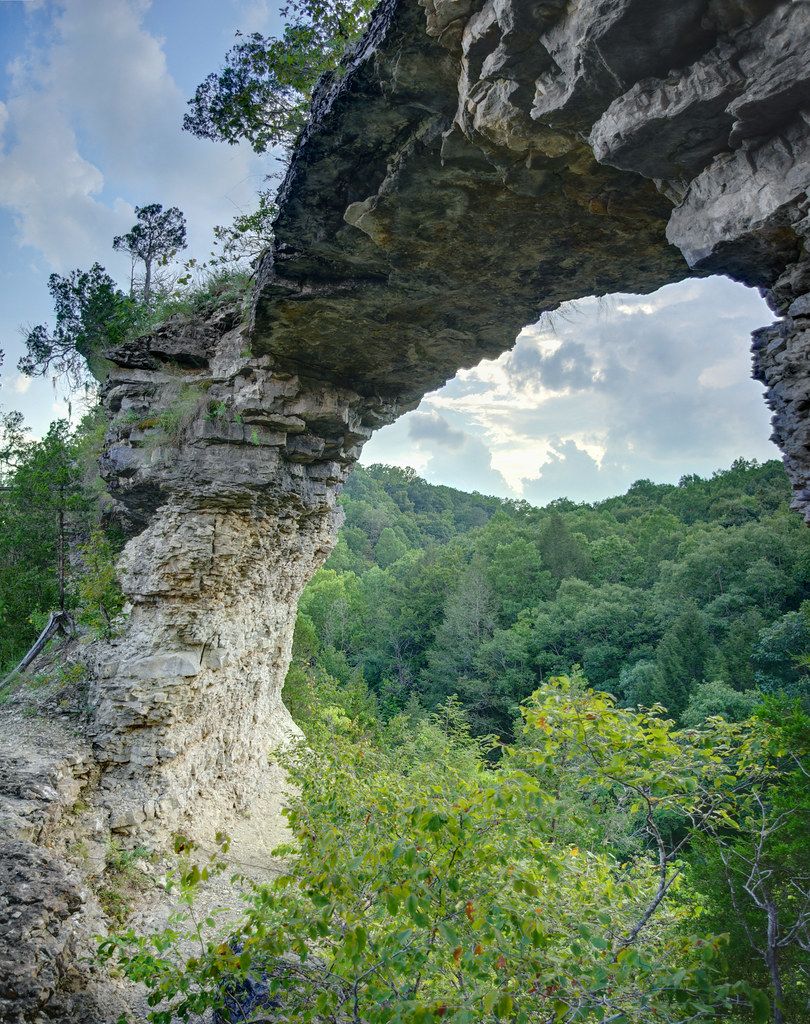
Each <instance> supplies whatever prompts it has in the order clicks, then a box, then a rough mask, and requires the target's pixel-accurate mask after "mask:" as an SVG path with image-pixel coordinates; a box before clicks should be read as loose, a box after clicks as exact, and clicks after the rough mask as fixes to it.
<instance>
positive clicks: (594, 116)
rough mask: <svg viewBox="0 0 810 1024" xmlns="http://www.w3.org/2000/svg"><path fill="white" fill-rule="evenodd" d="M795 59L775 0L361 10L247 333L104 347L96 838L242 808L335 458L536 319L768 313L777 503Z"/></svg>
mask: <svg viewBox="0 0 810 1024" xmlns="http://www.w3.org/2000/svg"><path fill="white" fill-rule="evenodd" d="M809 37H810V7H808V4H807V3H805V2H793V3H791V2H782V3H774V2H767V0H677V2H675V0H672V2H667V3H651V2H649V0H580V2H578V3H566V2H564V0H542V2H536V3H533V2H529V0H485V2H481V0H420V2H417V0H385V2H384V3H383V4H382V5H381V7H380V8H379V9H378V11H377V13H376V15H375V17H374V20H373V22H372V25H371V27H370V29H369V32H368V33H367V35H366V38H365V39H364V41H363V42H362V43H361V44H360V46H359V47H358V49H357V51H356V52H355V53H354V54H353V55H352V56H351V57H350V58H348V59H347V61H346V62H345V64H344V67H343V68H342V70H341V73H340V74H339V75H336V76H335V77H334V78H333V79H330V80H328V81H325V82H323V83H322V84H321V86H320V88H319V90H318V93H317V96H316V99H315V102H314V107H313V116H312V120H311V123H310V125H309V127H308V128H307V130H306V132H305V134H304V137H303V139H302V140H301V143H300V145H299V146H298V148H297V151H296V153H295V155H294V158H293V161H292V164H291V167H290V170H289V173H288V175H287V179H286V182H285V184H284V187H283V190H282V194H281V207H280V213H279V217H278V220H277V224H276V240H275V244H274V247H273V251H272V252H270V253H268V254H267V255H266V256H265V258H264V259H263V261H262V263H261V265H260V268H259V272H258V277H257V285H256V291H255V302H254V309H253V317H252V322H251V324H250V325H242V324H240V323H239V322H238V317H237V316H236V315H235V314H234V313H233V311H222V312H221V313H220V314H218V315H217V316H215V317H214V318H213V319H211V320H209V321H207V322H205V323H196V322H195V323H188V322H176V323H169V324H167V325H166V326H165V327H164V328H162V329H161V330H159V331H157V332H156V333H155V334H154V335H152V336H151V337H148V338H144V339H141V341H140V342H138V343H137V344H135V345H132V346H129V347H128V348H126V349H124V350H120V351H118V352H116V353H113V360H114V362H115V364H116V368H115V369H114V371H113V373H112V375H111V379H110V381H109V383H108V385H107V388H106V398H105V400H106V403H107V406H108V408H109V410H110V412H111V414H112V415H113V416H114V417H116V418H115V419H114V421H113V426H112V428H111V433H110V436H109V444H108V448H107V451H106V454H105V457H104V460H103V471H104V474H105V476H106V479H107V480H108V483H109V485H110V488H111V491H112V492H113V494H114V495H115V497H116V498H117V499H118V501H119V502H120V504H121V506H122V508H123V509H124V510H125V512H126V515H127V516H128V518H129V521H130V524H131V528H132V532H133V533H134V534H135V536H134V538H133V539H132V540H131V541H130V543H129V545H128V547H127V549H126V552H125V554H124V557H123V559H122V563H121V572H122V581H123V586H124V590H125V592H126V593H127V595H128V596H129V598H130V600H131V603H132V613H131V617H130V621H129V626H128V629H127V632H126V634H125V635H124V636H123V637H122V638H120V639H119V640H117V641H115V642H114V643H112V644H111V645H110V646H109V647H107V648H106V649H105V650H104V651H103V652H102V654H101V656H100V658H99V666H98V677H97V682H96V686H95V693H94V702H95V708H94V719H93V720H94V729H95V751H96V756H97V757H98V759H99V761H100V762H101V764H102V767H103V774H102V787H103V790H104V791H105V792H106V799H107V803H108V806H109V808H110V812H111V823H112V827H113V828H114V829H118V830H121V831H127V830H131V829H138V830H143V829H144V828H148V827H150V826H148V825H147V824H146V822H154V826H153V827H155V828H159V827H162V826H172V827H173V826H174V825H175V824H176V823H177V822H178V821H179V820H181V819H182V818H183V817H184V816H187V815H188V814H189V813H191V812H192V811H194V809H195V808H197V807H198V806H199V803H200V801H201V800H203V799H204V798H205V796H206V795H210V794H211V793H212V792H214V793H216V794H218V799H219V800H220V802H221V801H222V800H223V799H224V800H225V802H226V803H231V804H234V805H238V804H240V803H244V802H248V801H250V799H251V797H252V795H253V793H255V792H256V790H257V788H259V787H261V786H262V785H265V784H266V778H265V775H264V764H265V752H266V750H267V748H268V746H269V745H270V744H271V743H273V742H275V741H277V740H278V738H279V737H280V736H281V735H282V734H283V732H284V730H285V729H289V728H291V727H292V726H291V723H290V720H289V716H288V715H287V713H286V711H285V710H284V708H283V706H282V704H281V699H280V691H281V686H282V683H283V679H284V675H285V672H286V668H287V665H288V662H289V653H290V644H291V639H292V628H293V622H294V616H295V609H296V604H297V600H298V597H299V595H300V592H301V590H302V588H303V586H304V585H305V583H306V582H307V580H308V579H309V578H310V577H311V575H312V573H313V572H314V570H315V569H316V568H317V566H318V565H319V564H321V563H322V561H323V559H324V558H325V557H326V555H327V554H328V552H329V550H330V548H331V545H332V544H333V542H334V538H335V533H336V529H337V526H338V520H339V515H338V512H337V511H336V505H335V499H336V495H337V492H338V490H339V487H340V485H341V484H342V482H343V481H344V480H345V477H346V475H347V473H348V472H349V470H350V468H351V466H352V464H353V463H354V461H355V460H356V459H357V457H358V455H359V453H360V450H361V447H362V444H363V443H364V441H365V440H367V438H368V437H369V436H370V434H371V432H372V431H373V430H374V429H376V428H377V427H379V426H381V425H383V424H385V423H389V422H391V421H392V420H393V419H395V418H396V417H397V416H398V415H400V414H401V413H402V412H404V411H406V410H408V409H411V408H413V407H415V405H416V404H417V403H418V401H419V399H420V398H421V397H422V395H423V394H424V393H425V392H426V391H428V390H432V389H434V388H436V387H437V386H439V385H440V384H442V383H443V382H444V381H446V380H447V379H448V378H449V377H450V376H452V375H453V374H454V373H455V372H456V371H457V370H458V369H459V368H460V367H465V366H472V365H474V364H476V363H477V362H479V361H480V360H481V359H482V358H484V357H492V356H495V355H497V354H498V353H500V352H502V351H503V350H505V349H507V348H509V347H510V346H511V345H512V344H513V343H514V340H515V338H516V336H517V334H518V333H519V331H520V329H521V328H522V327H523V326H524V325H525V324H527V323H530V322H533V321H535V320H537V318H538V315H539V314H540V313H541V312H542V311H544V310H549V309H553V308H555V307H556V306H557V305H559V304H560V303H561V302H563V301H566V300H569V299H575V298H578V297H580V296H583V295H590V294H597V295H599V294H605V293H609V292H616V291H634V292H645V291H652V290H654V289H655V288H658V287H660V286H661V285H663V284H665V283H668V282H671V281H676V280H679V279H681V278H684V277H687V276H703V275H707V274H710V273H712V274H716V273H724V274H728V275H729V276H731V277H733V278H735V279H737V280H740V281H742V282H744V283H746V284H748V285H754V286H757V287H759V288H760V289H762V290H763V292H764V294H765V296H766V298H767V299H768V301H769V302H770V304H771V305H772V307H773V308H774V310H775V311H776V312H777V313H779V314H782V315H783V316H784V319H783V320H781V321H780V322H779V323H777V324H775V325H773V326H772V327H768V328H764V329H763V330H762V331H759V332H757V335H756V336H755V339H754V351H755V357H756V368H757V373H758V375H759V377H760V379H762V380H763V381H764V382H765V383H766V384H768V386H769V388H770V391H769V401H770V402H771V405H772V407H773V408H774V410H775V412H776V418H775V438H776V440H777V441H778V443H779V444H780V445H781V446H782V449H783V451H784V453H785V461H786V465H787V468H788V471H789V473H790V476H791V479H792V481H793V485H794V489H795V496H796V497H795V504H796V507H797V508H799V509H800V510H801V511H805V510H806V508H807V506H808V502H809V501H810V493H809V492H808V485H807V478H808V466H810V447H809V446H808V430H810V428H808V423H807V419H806V416H805V411H806V407H807V402H808V385H807V367H808V363H809V362H810V330H808V328H809V327H810V324H809V323H808V320H807V317H808V316H810V296H808V291H810V261H808V254H807V236H808V230H810V221H809V220H808V213H807V203H808V200H807V191H808V180H809V179H810V152H809V149H810V131H808V113H807V107H808V104H810V89H809V87H808V80H809V75H810V72H809V71H808V54H809V53H810V46H808V42H809V41H810V39H809ZM673 69H675V70H673ZM178 404H179V405H180V406H182V407H187V412H186V413H185V415H184V417H183V419H182V421H181V422H179V423H177V424H176V425H177V427H178V431H177V433H178V436H177V438H174V439H172V438H168V437H166V436H165V432H163V433H161V430H160V427H159V426H158V427H156V426H155V424H156V423H158V424H159V423H160V420H161V415H163V416H164V418H165V415H166V413H167V412H168V411H170V410H171V409H172V408H174V409H177V408H178ZM212 410H219V411H218V412H212ZM122 412H123V413H134V414H135V415H134V417H133V416H131V415H130V416H123V417H122V416H121V415H120V414H121V413H122ZM133 419H134V420H135V421H137V422H134V423H133ZM176 419H177V417H176V416H175V420H176Z"/></svg>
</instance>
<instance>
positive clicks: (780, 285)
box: [254, 0, 810, 514]
mask: <svg viewBox="0 0 810 1024" xmlns="http://www.w3.org/2000/svg"><path fill="white" fill-rule="evenodd" d="M425 27H426V29H427V35H425V31H424V30H425ZM808 122H810V4H808V2H807V0H794V2H785V0H783V2H781V3H780V2H776V0H679V2H677V3H674V2H673V3H670V2H660V3H651V2H649V0H579V2H576V3H567V2H565V0H542V2H538V3H529V2H522V0H485V2H484V0H420V2H418V3H417V2H416V0H387V2H385V3H383V4H381V6H380V7H379V8H378V10H377V13H376V16H375V19H374V23H373V25H372V27H371V30H370V31H369V33H368V36H367V38H366V39H365V40H364V42H363V43H362V44H361V45H360V46H359V47H358V49H357V51H356V53H355V54H354V55H353V56H352V57H351V58H349V59H348V60H347V62H346V66H345V68H344V70H343V72H342V74H341V75H340V76H336V78H335V79H334V80H330V81H326V82H324V83H323V84H322V87H321V89H320V90H319V93H318V95H317V96H316V98H315V102H314V107H313V118H312V122H311V124H310V126H309V128H308V129H307V132H306V133H305V135H304V138H303V139H302V142H301V144H300V146H299V147H298V150H297V152H296V154H295V158H294V160H293V163H292V166H291V168H290V171H289V174H288V176H287V180H286V182H285V186H284V190H283V192H282V204H281V211H280V214H279V218H278V223H277V239H276V243H275V246H274V250H273V252H272V253H269V254H268V255H267V256H266V258H265V260H264V262H263V265H262V268H261V277H260V281H259V288H258V290H257V301H256V311H255V336H254V345H255V346H256V350H257V351H261V352H267V353H270V354H272V355H273V356H274V358H275V359H276V361H277V365H280V366H296V367H300V366H317V367H319V372H320V373H321V374H323V375H324V376H326V377H328V379H330V380H334V381H339V382H342V383H345V384H348V385H350V386H351V387H353V388H355V389H357V390H358V391H360V392H362V393H366V394H377V393H379V394H382V395H384V396H386V397H391V398H394V399H395V400H397V401H399V402H400V403H408V402H411V401H413V400H415V399H417V398H418V397H420V396H421V395H422V394H423V393H424V392H425V391H426V390H429V389H431V388H435V387H437V386H438V385H440V384H441V383H443V382H444V381H445V380H446V379H447V378H448V377H450V376H451V375H452V374H454V373H455V372H456V371H457V369H458V368H459V367H462V366H470V365H472V364H474V363H476V362H477V361H479V360H480V359H481V358H482V357H483V356H493V355H496V354H498V353H499V352H501V351H503V350H504V349H505V348H508V347H509V346H511V345H512V344H513V342H514V338H515V336H516V335H517V333H518V332H519V330H520V329H521V327H523V326H524V325H525V324H527V323H530V322H532V321H533V320H535V319H536V318H537V315H538V314H539V313H540V312H541V311H542V310H546V309H551V308H554V307H555V306H556V305H557V304H558V303H560V302H562V301H565V300H567V299H574V298H578V297H580V296H582V295H586V294H604V293H607V292H611V291H633V292H644V291H648V290H651V289H654V288H656V287H658V286H660V285H662V284H664V283H666V282H669V281H674V280H677V279H678V278H681V277H685V276H689V275H702V274H709V273H720V274H727V275H729V276H731V277H733V278H735V279H737V280H740V281H743V282H744V283H746V284H749V285H754V286H757V287H759V288H761V289H762V290H763V291H764V293H765V295H766V297H767V298H768V300H769V301H770V303H771V305H772V306H773V308H774V310H775V311H776V312H777V313H779V314H780V315H783V316H785V315H786V314H788V308H789V307H790V306H791V304H792V303H794V302H795V301H796V300H798V299H800V297H801V296H803V295H806V294H807V292H808V288H810V284H809V283H808V272H809V271H808V253H807V238H808V231H810V220H809V219H808V198H807V193H808V181H809V180H810V128H809V127H808ZM797 329H798V328H797ZM780 330H783V331H787V334H790V332H791V331H792V330H793V328H792V327H791V326H790V324H789V323H788V324H787V325H786V326H785V327H783V328H780ZM797 344H798V343H797ZM795 350H796V349H795V346H792V347H791V351H795ZM757 367H758V369H757V372H758V374H759V376H760V379H762V380H763V382H764V383H765V384H766V386H767V387H768V388H769V398H768V401H769V402H770V403H771V405H772V407H773V408H774V410H775V412H776V413H777V416H776V420H775V437H776V439H777V441H778V443H780V444H781V445H782V447H783V450H784V451H785V461H786V465H787V467H788V471H789V473H790V475H791V478H792V480H793V484H794V488H795V495H796V506H797V508H799V509H801V510H802V511H804V512H805V513H806V514H807V513H808V511H810V506H809V505H808V501H807V490H808V478H809V477H810V451H808V448H807V444H806V442H807V437H806V435H802V433H801V430H800V429H798V428H797V427H796V426H795V424H794V420H795V416H796V414H797V408H798V406H797V403H798V404H799V405H800V402H799V400H798V398H797V397H796V396H797V395H798V392H799V391H801V389H802V383H801V381H802V378H806V374H807V367H806V363H805V364H803V368H800V367H799V365H798V364H797V363H796V361H795V359H793V358H791V359H790V360H787V361H786V360H785V359H782V360H781V361H780V363H779V367H778V368H777V367H776V366H775V364H772V362H771V361H770V360H769V359H768V358H767V357H766V355H765V353H761V354H760V356H759V358H758V363H757ZM773 374H776V375H777V376H772V375H773ZM786 374H787V375H793V378H792V379H793V383H792V384H791V385H790V387H789V388H788V385H787V384H786V379H787V378H786ZM796 375H798V376H796ZM777 377H778V380H777ZM786 388H788V390H790V393H791V395H793V397H792V398H791V399H790V403H792V404H791V408H792V409H793V412H792V413H790V414H788V413H787V412H786V411H785V408H784V405H785V398H784V395H785V393H786Z"/></svg>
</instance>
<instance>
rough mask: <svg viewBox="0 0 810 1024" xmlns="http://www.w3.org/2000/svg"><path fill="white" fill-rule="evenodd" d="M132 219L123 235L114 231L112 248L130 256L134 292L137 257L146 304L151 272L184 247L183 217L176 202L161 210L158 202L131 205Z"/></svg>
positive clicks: (184, 230)
mask: <svg viewBox="0 0 810 1024" xmlns="http://www.w3.org/2000/svg"><path fill="white" fill-rule="evenodd" d="M135 217H136V223H135V224H134V225H133V226H132V227H131V228H130V230H129V231H128V232H127V233H126V234H125V235H116V237H115V238H114V239H113V249H116V250H118V251H119V252H126V253H129V256H130V258H131V260H132V267H133V271H132V275H133V276H132V286H131V288H130V291H131V293H132V295H133V296H134V294H135V286H134V267H135V261H136V260H140V261H141V262H142V263H143V266H144V279H143V301H144V303H145V304H146V305H147V306H148V305H149V301H150V298H151V295H152V272H153V268H154V267H155V266H156V265H160V264H163V265H164V266H165V264H166V263H168V261H169V260H171V259H173V258H174V256H176V254H177V253H178V252H179V251H180V250H181V249H185V247H186V218H185V217H184V216H183V213H182V211H181V210H179V209H178V208H177V207H176V206H170V207H169V208H168V209H166V210H164V209H163V206H162V205H161V204H160V203H149V204H148V205H147V206H136V207H135Z"/></svg>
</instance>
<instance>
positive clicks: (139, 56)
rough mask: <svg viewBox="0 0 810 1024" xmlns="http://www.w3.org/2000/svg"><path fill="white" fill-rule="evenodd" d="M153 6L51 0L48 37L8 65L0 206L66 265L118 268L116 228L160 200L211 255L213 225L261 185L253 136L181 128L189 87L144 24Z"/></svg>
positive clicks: (28, 241)
mask: <svg viewBox="0 0 810 1024" xmlns="http://www.w3.org/2000/svg"><path fill="white" fill-rule="evenodd" d="M148 6H149V5H148V3H147V2H146V0H105V3H103V4H99V3H98V2H97V0H70V2H69V3H67V4H66V5H64V6H62V5H54V12H55V13H54V17H53V19H52V23H51V26H50V29H51V30H50V32H49V34H48V36H47V38H46V39H45V40H44V41H43V40H32V41H31V43H30V48H29V51H28V52H27V53H26V54H25V55H24V57H21V58H18V59H17V60H15V61H14V62H13V65H12V67H11V72H10V73H11V80H12V81H11V89H10V93H9V97H8V100H7V103H6V106H5V108H4V109H5V111H6V120H7V122H8V123H7V127H6V136H7V142H6V146H5V149H4V150H3V151H2V153H0V204H1V205H3V206H5V207H7V208H8V209H9V210H10V211H11V212H12V214H13V216H14V218H15V221H16V224H17V231H18V239H19V241H20V243H21V244H24V245H30V246H33V247H34V248H36V249H38V250H39V251H40V252H41V253H42V255H43V256H44V257H45V259H46V260H47V262H48V263H49V264H50V266H52V267H55V268H57V269H59V270H65V269H67V268H68V267H71V266H77V265H80V264H83V263H87V262H89V261H91V260H93V259H101V261H102V262H106V263H110V264H111V265H113V266H116V260H121V259H122V258H121V257H114V256H113V255H112V254H111V252H110V246H111V242H112V237H113V235H114V234H116V233H120V232H121V231H122V230H125V229H126V228H127V227H129V225H130V223H131V221H132V216H133V211H132V208H133V206H134V205H137V204H139V203H147V202H155V201H157V202H163V203H164V204H165V205H178V206H180V207H181V208H182V209H183V210H184V211H185V213H186V215H187V217H188V220H189V229H190V230H189V235H190V239H191V242H192V245H193V246H194V247H195V249H196V251H197V252H198V254H200V255H204V254H205V253H206V252H207V249H208V246H209V244H210V231H211V228H212V226H213V225H214V223H217V222H219V221H222V220H229V219H230V217H231V216H232V215H233V213H234V212H235V210H236V209H237V208H244V207H245V206H247V205H248V204H249V202H250V198H251V196H252V195H253V194H254V193H255V191H256V188H257V187H258V186H259V185H260V183H261V178H262V171H261V164H260V162H259V160H258V158H256V157H255V155H254V154H252V153H251V151H250V150H249V149H248V148H247V147H246V146H237V147H227V146H222V145H216V144H213V143H208V142H204V141H201V140H198V139H195V138H193V137H192V136H190V135H188V134H187V133H183V132H182V131H181V123H182V117H183V113H184V111H185V96H184V95H183V94H182V92H181V90H180V89H179V87H178V86H177V84H176V82H175V81H174V79H173V77H172V75H171V74H170V72H169V69H168V67H167V63H166V55H165V52H164V49H163V42H162V40H160V39H158V38H156V37H155V36H153V35H151V34H150V33H149V32H148V31H147V30H146V29H145V28H144V26H143V16H144V14H145V12H146V10H147V8H148ZM119 269H120V270H121V272H122V273H123V263H122V265H121V267H120V268H119Z"/></svg>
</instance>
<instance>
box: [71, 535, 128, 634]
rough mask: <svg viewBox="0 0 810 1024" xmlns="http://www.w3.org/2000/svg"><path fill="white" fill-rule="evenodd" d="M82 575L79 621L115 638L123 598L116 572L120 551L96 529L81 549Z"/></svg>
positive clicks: (78, 586) (79, 583)
mask: <svg viewBox="0 0 810 1024" xmlns="http://www.w3.org/2000/svg"><path fill="white" fill-rule="evenodd" d="M78 557H79V559H80V562H81V566H82V569H81V574H80V576H79V580H78V585H77V588H76V596H77V599H78V605H79V611H78V615H77V618H78V620H79V622H81V623H82V624H83V625H85V626H87V627H89V628H90V629H91V630H92V631H93V632H94V633H96V634H98V635H99V636H103V637H106V638H107V639H109V638H110V637H111V636H112V635H113V627H114V620H115V618H116V616H117V615H119V614H120V612H121V610H122V608H123V606H124V599H123V595H122V593H121V587H120V585H119V583H118V577H117V575H116V572H115V562H116V557H117V551H116V549H115V547H114V546H113V545H112V544H111V542H110V539H109V537H108V536H107V535H106V534H105V533H104V531H103V530H101V529H100V528H99V527H95V529H93V531H92V532H91V534H90V537H89V538H88V540H87V543H86V544H83V545H81V546H80V547H79V549H78Z"/></svg>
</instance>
